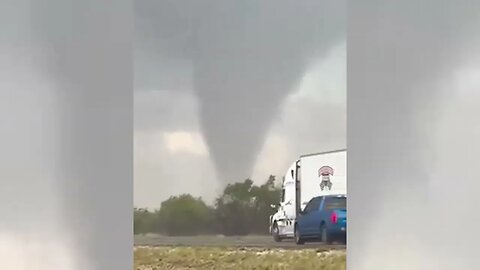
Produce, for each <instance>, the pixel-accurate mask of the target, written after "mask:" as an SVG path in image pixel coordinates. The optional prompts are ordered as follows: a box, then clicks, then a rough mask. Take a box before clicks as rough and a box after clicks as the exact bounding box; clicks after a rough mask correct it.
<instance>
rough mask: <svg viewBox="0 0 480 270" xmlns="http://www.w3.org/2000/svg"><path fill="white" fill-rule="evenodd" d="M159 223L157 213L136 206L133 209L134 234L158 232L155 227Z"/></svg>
mask: <svg viewBox="0 0 480 270" xmlns="http://www.w3.org/2000/svg"><path fill="white" fill-rule="evenodd" d="M156 223H157V220H156V215H155V213H153V212H150V211H148V209H146V208H134V209H133V233H134V234H146V233H151V232H156V231H157V230H158V229H157V228H155V225H156Z"/></svg>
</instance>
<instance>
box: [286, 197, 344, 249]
mask: <svg viewBox="0 0 480 270" xmlns="http://www.w3.org/2000/svg"><path fill="white" fill-rule="evenodd" d="M311 240H320V241H322V242H325V243H328V244H331V243H332V242H334V241H335V240H341V241H342V242H344V243H346V241H347V197H346V196H345V195H326V196H318V197H314V198H312V199H311V200H310V201H309V202H308V204H307V205H306V206H305V208H304V210H303V211H301V212H300V214H299V215H298V216H297V219H296V220H295V242H296V243H297V244H298V245H301V244H304V243H305V241H311Z"/></svg>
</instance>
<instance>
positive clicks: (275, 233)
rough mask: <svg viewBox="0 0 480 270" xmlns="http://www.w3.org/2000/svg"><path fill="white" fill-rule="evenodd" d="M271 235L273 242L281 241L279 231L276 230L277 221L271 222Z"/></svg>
mask: <svg viewBox="0 0 480 270" xmlns="http://www.w3.org/2000/svg"><path fill="white" fill-rule="evenodd" d="M272 237H273V240H274V241H275V242H281V241H282V238H281V237H280V231H279V230H278V226H277V223H274V224H273V228H272Z"/></svg>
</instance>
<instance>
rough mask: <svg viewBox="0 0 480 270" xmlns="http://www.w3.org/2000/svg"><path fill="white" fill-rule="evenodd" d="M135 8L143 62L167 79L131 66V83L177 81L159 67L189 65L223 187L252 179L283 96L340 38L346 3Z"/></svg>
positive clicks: (148, 4)
mask: <svg viewBox="0 0 480 270" xmlns="http://www.w3.org/2000/svg"><path fill="white" fill-rule="evenodd" d="M135 11H136V14H135V15H136V29H137V30H136V32H137V34H138V35H139V36H138V37H137V40H138V41H139V42H138V45H137V48H138V50H139V51H141V52H142V53H144V54H146V55H151V58H148V60H145V62H144V65H146V64H145V63H146V62H148V65H150V67H157V69H156V72H157V73H158V76H160V77H162V78H165V80H162V81H161V82H160V79H158V78H157V79H155V75H153V74H152V73H151V72H145V73H144V72H143V71H145V70H146V69H145V68H144V69H142V66H136V70H139V72H136V81H137V82H136V85H139V84H141V87H142V88H155V87H158V86H159V84H161V85H162V86H163V87H168V83H169V82H172V79H171V77H173V78H178V76H169V77H170V78H166V76H165V75H162V71H163V70H165V67H163V68H162V65H161V63H183V64H184V65H185V66H189V67H190V70H191V77H190V78H191V80H190V81H189V82H185V81H184V82H185V85H191V86H192V88H193V91H194V93H195V95H196V96H197V97H198V101H199V118H200V119H199V120H200V126H201V130H202V134H203V137H204V140H205V142H206V143H207V145H208V149H209V152H210V156H211V158H212V160H213V161H214V164H215V166H216V170H217V177H218V178H220V179H221V180H222V181H228V182H233V181H239V180H240V179H244V178H246V177H249V176H251V173H252V170H253V167H254V164H255V161H256V158H257V155H258V154H259V152H260V150H261V148H262V146H263V144H264V141H265V137H266V134H267V132H268V130H269V128H270V127H271V124H272V121H273V119H274V118H275V117H276V116H277V115H278V114H279V113H280V111H281V107H282V105H283V104H284V102H285V100H286V97H287V96H288V95H289V93H291V92H292V91H293V90H294V89H295V86H296V85H297V84H298V83H299V82H300V80H301V78H302V76H303V75H304V73H305V72H306V71H307V69H308V68H309V66H310V65H312V64H313V63H314V62H316V61H317V60H318V59H319V58H321V57H324V54H325V53H326V51H327V50H328V49H331V48H332V47H333V46H335V45H337V44H340V43H341V42H342V41H343V40H344V39H345V24H346V17H345V12H346V10H345V1H311V0H308V1H301V2H298V1H250V0H249V1H202V2H201V4H200V3H198V1H137V2H136V3H135ZM155 62H156V63H155ZM170 72H171V71H170ZM167 73H168V72H167ZM137 74H138V75H137ZM170 74H171V73H170ZM172 83H173V82H172Z"/></svg>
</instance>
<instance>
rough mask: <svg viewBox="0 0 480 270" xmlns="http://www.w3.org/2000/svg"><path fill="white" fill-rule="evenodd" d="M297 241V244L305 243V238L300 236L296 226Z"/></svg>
mask: <svg viewBox="0 0 480 270" xmlns="http://www.w3.org/2000/svg"><path fill="white" fill-rule="evenodd" d="M295 243H296V244H297V245H303V244H305V240H304V239H303V238H302V237H301V236H300V232H299V231H298V228H297V226H295Z"/></svg>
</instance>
